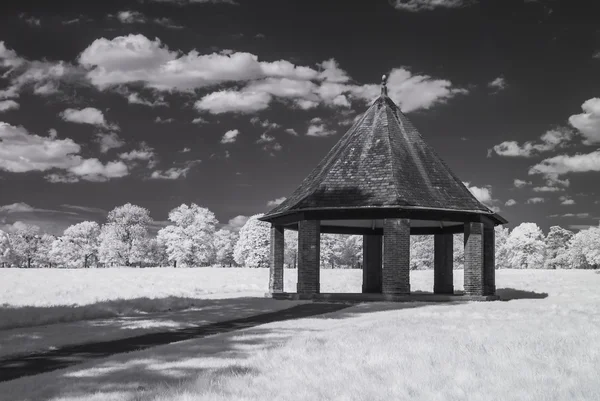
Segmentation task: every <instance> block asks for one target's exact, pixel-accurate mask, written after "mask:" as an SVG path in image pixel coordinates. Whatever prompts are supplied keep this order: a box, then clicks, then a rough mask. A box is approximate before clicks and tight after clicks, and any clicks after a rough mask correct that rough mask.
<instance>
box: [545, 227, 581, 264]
mask: <svg viewBox="0 0 600 401" xmlns="http://www.w3.org/2000/svg"><path fill="white" fill-rule="evenodd" d="M573 235H574V233H573V232H572V231H569V230H565V229H564V228H562V227H560V226H552V227H550V231H549V232H548V235H547V236H546V262H545V266H544V267H545V268H546V269H567V268H569V264H570V260H569V255H568V252H567V246H568V243H569V240H570V239H571V238H573Z"/></svg>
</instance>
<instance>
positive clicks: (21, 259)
mask: <svg viewBox="0 0 600 401" xmlns="http://www.w3.org/2000/svg"><path fill="white" fill-rule="evenodd" d="M39 231H40V228H39V227H38V226H35V225H30V224H22V225H20V226H19V227H17V229H16V230H15V232H14V233H13V235H12V236H11V237H12V250H13V252H14V256H15V259H16V260H15V261H16V262H17V264H18V265H19V266H23V265H26V266H27V267H28V268H30V267H31V264H32V263H33V262H34V261H35V259H36V257H37V256H38V248H39V245H40V241H41V239H42V237H41V236H40V235H39Z"/></svg>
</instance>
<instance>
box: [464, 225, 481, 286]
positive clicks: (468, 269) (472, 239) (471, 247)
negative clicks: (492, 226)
mask: <svg viewBox="0 0 600 401" xmlns="http://www.w3.org/2000/svg"><path fill="white" fill-rule="evenodd" d="M483 231H484V230H483V223H465V271H464V274H465V294H467V295H484V252H483V248H484V247H483V242H484V239H483V237H484V235H483Z"/></svg>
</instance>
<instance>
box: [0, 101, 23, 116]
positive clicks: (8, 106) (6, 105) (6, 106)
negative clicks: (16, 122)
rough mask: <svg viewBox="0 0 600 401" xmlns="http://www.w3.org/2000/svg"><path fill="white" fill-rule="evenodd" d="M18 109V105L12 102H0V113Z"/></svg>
mask: <svg viewBox="0 0 600 401" xmlns="http://www.w3.org/2000/svg"><path fill="white" fill-rule="evenodd" d="M18 108H19V103H17V102H15V101H14V100H2V101H0V113H2V112H5V111H8V110H17V109H18Z"/></svg>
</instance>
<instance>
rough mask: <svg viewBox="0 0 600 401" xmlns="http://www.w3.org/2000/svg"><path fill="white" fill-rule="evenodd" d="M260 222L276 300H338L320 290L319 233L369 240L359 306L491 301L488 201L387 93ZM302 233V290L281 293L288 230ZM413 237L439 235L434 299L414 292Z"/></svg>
mask: <svg viewBox="0 0 600 401" xmlns="http://www.w3.org/2000/svg"><path fill="white" fill-rule="evenodd" d="M260 220H262V221H266V222H269V223H271V253H270V279H269V295H270V296H273V297H274V298H280V299H290V298H291V299H336V298H343V296H344V295H347V296H348V295H349V294H321V292H320V273H319V272H320V266H319V263H320V234H321V233H333V234H357V235H362V236H363V285H362V294H356V295H354V296H352V297H351V298H352V299H356V300H398V301H401V300H431V301H444V300H453V299H455V298H457V296H458V297H460V298H462V299H478V300H490V299H496V297H495V263H494V226H496V225H499V224H505V223H506V222H507V221H506V220H505V219H504V218H502V217H501V216H499V215H498V214H497V213H494V212H493V211H491V210H490V209H489V208H487V207H486V206H485V205H483V204H482V203H480V202H479V201H478V200H477V199H476V198H475V197H474V196H473V195H472V194H471V192H470V191H469V190H468V189H467V188H466V187H465V185H464V184H463V183H462V181H461V180H460V179H458V178H457V177H456V176H455V175H454V174H453V173H452V171H450V169H449V168H448V166H447V165H446V164H445V163H444V162H443V160H442V159H441V158H440V157H439V156H438V155H437V154H436V153H435V152H434V150H433V149H432V148H431V147H430V146H429V145H427V143H425V141H424V140H423V138H422V136H421V135H420V134H419V132H418V131H417V130H416V128H415V127H414V126H413V125H412V123H411V122H410V121H409V120H408V118H407V117H406V116H405V115H404V114H403V113H402V112H401V111H400V109H399V108H398V106H397V105H396V104H395V103H394V102H393V101H392V100H391V99H390V98H389V97H388V96H387V89H386V86H385V82H384V83H383V84H382V90H381V96H380V97H379V98H377V99H376V100H375V101H374V102H373V104H372V105H371V107H370V108H369V109H368V110H367V111H366V112H365V114H364V115H363V116H362V117H361V118H360V119H359V120H358V121H357V122H356V123H355V124H354V125H353V126H352V127H351V128H350V129H349V130H348V131H347V132H346V133H345V134H344V135H343V136H342V137H341V138H340V140H339V141H338V143H337V144H336V145H335V146H334V147H333V148H332V149H331V151H330V152H329V153H328V154H327V155H326V156H325V158H324V159H323V160H322V161H321V162H320V163H319V164H318V165H317V167H316V168H315V169H314V170H313V171H312V172H311V173H310V174H309V176H308V177H307V178H306V179H305V180H304V181H303V182H302V183H301V185H300V186H299V187H298V188H297V189H296V190H295V191H294V192H293V193H292V195H291V196H289V197H288V198H286V200H285V201H284V202H283V203H282V204H280V205H279V206H277V207H275V208H274V209H273V210H271V211H269V212H268V213H267V214H266V215H265V216H263V217H261V218H260ZM286 229H291V230H297V231H298V269H297V273H298V284H297V292H296V293H289V292H288V293H286V292H284V291H283V260H284V235H285V234H284V233H285V230H286ZM461 232H463V233H464V247H465V262H464V292H463V293H461V294H458V293H455V292H454V288H453V273H454V270H453V234H455V233H461ZM410 235H433V236H434V286H433V293H431V294H411V291H410V275H409V273H410Z"/></svg>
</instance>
